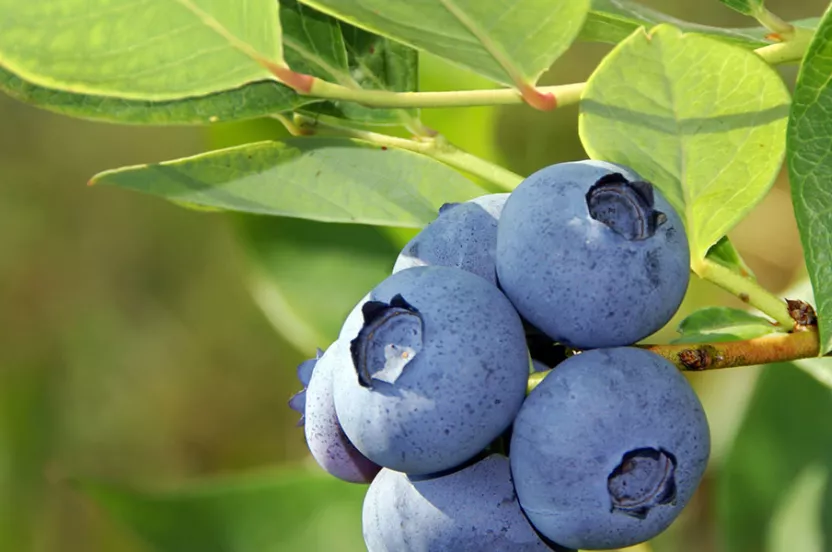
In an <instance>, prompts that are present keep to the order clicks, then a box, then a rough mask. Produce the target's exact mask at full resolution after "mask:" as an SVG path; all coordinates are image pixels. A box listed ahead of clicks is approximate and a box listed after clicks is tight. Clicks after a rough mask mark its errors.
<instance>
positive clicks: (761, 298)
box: [691, 258, 794, 330]
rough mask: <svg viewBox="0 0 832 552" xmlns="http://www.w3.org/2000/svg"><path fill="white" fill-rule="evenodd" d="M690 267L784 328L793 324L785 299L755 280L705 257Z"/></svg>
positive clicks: (698, 274) (789, 327)
mask: <svg viewBox="0 0 832 552" xmlns="http://www.w3.org/2000/svg"><path fill="white" fill-rule="evenodd" d="M691 268H692V269H693V271H694V273H695V274H696V275H697V276H699V277H700V278H702V279H703V280H708V281H709V282H712V283H714V284H716V285H718V286H719V287H721V288H722V289H724V290H726V291H728V292H730V293H732V294H734V295H735V296H736V297H738V298H739V299H740V300H741V301H742V302H744V303H748V304H749V305H751V306H752V307H756V308H758V309H760V310H761V311H762V312H764V313H765V314H767V315H768V316H770V317H772V318H773V319H774V320H776V321H777V323H778V324H780V325H781V326H782V327H783V328H784V329H786V330H789V329H791V328H792V326H794V320H792V317H791V316H790V315H789V310H788V307H787V304H786V301H785V300H784V299H780V298H778V297H777V296H775V295H774V294H772V293H771V292H770V291H768V290H767V289H765V288H764V287H762V286H761V285H760V284H758V283H757V282H756V281H755V280H752V279H751V278H748V277H746V276H743V275H742V274H740V273H738V272H735V271H733V270H731V269H730V268H727V267H725V266H723V265H721V264H719V263H717V262H714V261H712V260H710V259H707V258H705V259H703V260H701V261H698V262H695V263H693V266H692V267H691Z"/></svg>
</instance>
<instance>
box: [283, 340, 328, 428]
mask: <svg viewBox="0 0 832 552" xmlns="http://www.w3.org/2000/svg"><path fill="white" fill-rule="evenodd" d="M323 354H324V352H323V351H322V350H320V349H318V350H317V351H316V353H315V358H310V359H308V360H304V361H303V362H301V363H300V364H298V368H297V375H298V379H299V380H300V383H301V385H303V389H301V390H300V391H298V392H297V393H295V394H294V395H292V397H291V398H290V399H289V408H291V409H292V410H294V411H295V412H298V413H300V420H298V425H299V426H302V425H303V422H304V420H305V418H304V413H305V412H306V388H307V387H309V380H310V379H312V371H313V370H314V369H315V364H317V362H318V360H319V359H320V358H321V355H323Z"/></svg>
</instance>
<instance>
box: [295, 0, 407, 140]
mask: <svg viewBox="0 0 832 552" xmlns="http://www.w3.org/2000/svg"><path fill="white" fill-rule="evenodd" d="M280 20H281V24H282V27H283V45H284V48H285V56H286V61H287V63H288V64H289V67H291V68H292V69H293V70H295V71H297V72H299V73H305V74H308V75H313V76H315V77H318V78H321V79H323V80H326V81H330V82H335V83H338V84H340V85H342V86H346V87H348V88H366V89H372V90H388V91H390V92H411V91H414V90H416V87H417V84H418V72H417V71H418V53H417V52H416V50H414V49H413V48H409V47H407V46H404V45H403V44H399V43H396V42H394V41H392V40H389V39H387V38H384V37H382V36H379V35H376V34H373V33H369V32H367V31H364V30H362V29H359V28H357V27H354V26H352V25H349V24H347V23H344V22H342V21H338V20H337V19H335V18H334V17H330V16H328V15H325V14H323V13H321V12H319V11H316V10H314V9H312V8H310V7H309V6H305V5H303V4H300V3H298V2H297V1H296V0H282V1H281V2H280ZM304 111H305V112H308V113H322V114H325V115H328V116H331V117H338V118H339V119H345V120H349V121H354V122H358V123H362V124H377V125H379V124H380V125H395V124H402V123H403V122H406V121H407V120H408V119H409V118H413V117H416V116H418V110H416V109H409V110H401V109H379V108H369V107H364V106H362V105H358V104H356V103H353V102H329V101H327V102H319V103H317V104H315V105H312V106H309V107H308V108H307V109H305V110H304Z"/></svg>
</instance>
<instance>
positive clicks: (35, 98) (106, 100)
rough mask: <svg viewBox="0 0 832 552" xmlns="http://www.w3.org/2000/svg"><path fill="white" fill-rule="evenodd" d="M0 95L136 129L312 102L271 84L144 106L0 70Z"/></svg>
mask: <svg viewBox="0 0 832 552" xmlns="http://www.w3.org/2000/svg"><path fill="white" fill-rule="evenodd" d="M0 90H2V91H3V92H5V93H7V94H8V95H9V96H11V97H13V98H15V99H17V100H20V101H22V102H25V103H28V104H31V105H34V106H36V107H39V108H41V109H46V110H49V111H54V112H55V113H61V114H63V115H68V116H70V117H77V118H81V119H91V120H94V121H106V122H111V123H121V124H136V125H205V124H209V123H216V122H222V121H240V120H245V119H253V118H257V117H264V116H267V115H269V114H272V113H279V112H283V111H291V110H293V109H297V108H299V107H301V106H304V105H307V104H310V103H313V102H315V101H318V100H315V99H314V98H310V97H308V96H300V95H299V94H296V93H295V92H294V91H293V90H292V89H291V88H289V87H287V86H284V85H282V84H279V83H277V82H274V81H261V82H255V83H251V84H248V85H245V86H242V87H240V88H234V89H232V90H226V91H224V92H217V93H214V94H209V95H206V96H198V97H193V98H183V99H181V100H167V101H148V100H129V99H125V98H113V97H108V96H94V95H90V94H76V93H73V92H66V91H61V90H53V89H51V88H44V87H42V86H37V85H34V84H31V83H29V82H26V81H24V80H23V79H21V78H20V77H18V76H17V75H15V74H14V73H11V72H9V71H6V70H4V69H3V68H0Z"/></svg>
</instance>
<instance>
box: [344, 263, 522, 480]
mask: <svg viewBox="0 0 832 552" xmlns="http://www.w3.org/2000/svg"><path fill="white" fill-rule="evenodd" d="M359 322H360V324H359ZM344 324H345V328H347V330H346V331H345V332H342V336H341V338H340V339H341V340H349V341H350V343H351V346H350V348H349V350H343V351H342V352H341V354H340V356H339V360H338V362H337V366H336V369H335V375H334V379H333V383H334V392H335V407H336V410H337V413H338V419H339V420H340V421H341V425H342V426H343V428H344V432H345V433H346V435H347V436H348V437H349V439H350V441H351V442H352V443H354V444H355V446H356V448H357V449H358V450H360V451H361V452H362V453H363V454H364V455H365V456H366V457H367V458H369V459H370V460H372V461H373V462H375V463H377V464H379V465H381V466H384V467H387V468H390V469H393V470H396V471H401V472H405V473H409V474H429V473H436V472H439V471H442V470H447V469H451V468H453V467H455V466H458V465H459V464H461V463H463V462H465V461H466V460H468V459H470V458H472V457H473V456H475V455H476V454H477V453H479V452H480V451H482V450H483V449H484V448H485V447H486V446H488V444H489V443H490V442H491V441H493V440H494V439H495V438H497V437H498V436H499V435H500V434H501V433H502V432H503V431H504V430H505V429H506V428H507V427H508V426H509V425H510V424H511V422H512V420H513V419H514V416H515V414H516V413H517V411H518V409H519V408H520V405H521V403H522V402H523V398H524V397H525V389H526V380H527V378H528V374H529V359H528V351H527V349H526V342H525V335H524V332H523V324H522V322H521V320H520V317H519V316H518V315H517V312H516V311H515V310H514V308H513V307H512V305H511V303H510V302H509V301H508V299H507V298H506V297H505V296H504V295H503V294H502V293H501V292H500V290H499V289H497V287H496V286H494V285H492V284H491V283H489V282H488V281H486V280H485V279H483V278H480V277H479V276H476V275H474V274H471V273H470V272H466V271H464V270H460V269H458V268H450V267H443V266H425V267H415V268H409V269H407V270H403V271H401V272H397V273H395V274H393V275H391V276H390V277H388V278H387V279H386V280H384V281H383V282H381V283H380V284H379V285H378V286H377V287H376V288H375V289H374V290H373V291H372V292H371V293H370V294H369V296H368V297H366V298H365V300H364V301H362V302H361V303H360V304H359V305H357V306H356V308H355V309H354V310H353V312H352V313H351V314H350V315H349V316H348V317H347V320H346V321H345V323H344Z"/></svg>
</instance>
